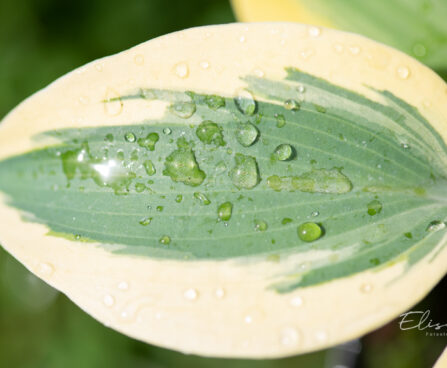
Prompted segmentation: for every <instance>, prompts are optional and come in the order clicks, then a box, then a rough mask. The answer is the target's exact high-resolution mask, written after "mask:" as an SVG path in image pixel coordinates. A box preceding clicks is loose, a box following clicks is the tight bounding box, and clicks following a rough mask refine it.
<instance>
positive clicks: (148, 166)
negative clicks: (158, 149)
mask: <svg viewBox="0 0 447 368" xmlns="http://www.w3.org/2000/svg"><path fill="white" fill-rule="evenodd" d="M143 167H144V170H145V171H146V173H147V174H148V175H149V176H152V175H154V174H155V173H156V172H157V171H156V170H155V166H154V164H153V162H152V161H151V160H146V161H144V162H143Z"/></svg>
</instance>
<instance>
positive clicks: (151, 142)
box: [137, 133, 160, 151]
mask: <svg viewBox="0 0 447 368" xmlns="http://www.w3.org/2000/svg"><path fill="white" fill-rule="evenodd" d="M159 139H160V137H159V135H158V133H149V134H148V135H147V136H146V138H138V141H137V143H138V145H139V146H140V147H143V148H146V149H147V150H149V151H154V150H155V145H156V144H157V142H158V141H159Z"/></svg>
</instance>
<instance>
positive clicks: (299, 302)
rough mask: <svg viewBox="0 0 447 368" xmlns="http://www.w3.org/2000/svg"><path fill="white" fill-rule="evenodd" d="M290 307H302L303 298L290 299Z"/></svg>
mask: <svg viewBox="0 0 447 368" xmlns="http://www.w3.org/2000/svg"><path fill="white" fill-rule="evenodd" d="M290 305H291V306H292V307H301V306H302V305H303V298H301V297H300V296H294V297H293V298H292V299H290Z"/></svg>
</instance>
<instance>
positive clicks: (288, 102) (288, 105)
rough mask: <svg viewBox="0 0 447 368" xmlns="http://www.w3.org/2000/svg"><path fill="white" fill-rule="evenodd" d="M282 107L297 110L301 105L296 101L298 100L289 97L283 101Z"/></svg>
mask: <svg viewBox="0 0 447 368" xmlns="http://www.w3.org/2000/svg"><path fill="white" fill-rule="evenodd" d="M284 107H285V108H286V109H287V110H291V111H298V110H299V109H300V107H301V106H300V104H299V103H298V101H296V100H292V99H289V100H286V101H284Z"/></svg>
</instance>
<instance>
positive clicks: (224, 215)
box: [217, 202, 233, 221]
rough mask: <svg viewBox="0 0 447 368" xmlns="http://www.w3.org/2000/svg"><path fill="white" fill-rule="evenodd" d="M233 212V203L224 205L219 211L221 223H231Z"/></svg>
mask: <svg viewBox="0 0 447 368" xmlns="http://www.w3.org/2000/svg"><path fill="white" fill-rule="evenodd" d="M232 212H233V204H232V203H231V202H224V203H222V204H221V205H220V206H219V208H218V209H217V216H218V217H219V220H221V221H229V220H230V219H231V214H232Z"/></svg>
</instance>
